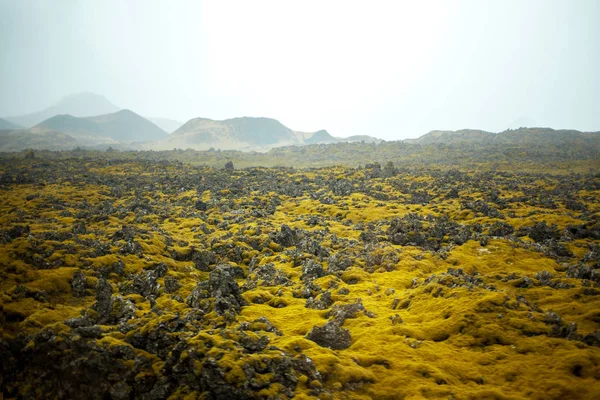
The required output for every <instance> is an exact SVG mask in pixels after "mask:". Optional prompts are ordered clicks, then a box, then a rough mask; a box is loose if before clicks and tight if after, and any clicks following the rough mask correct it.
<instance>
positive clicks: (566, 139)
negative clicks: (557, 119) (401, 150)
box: [404, 128, 600, 146]
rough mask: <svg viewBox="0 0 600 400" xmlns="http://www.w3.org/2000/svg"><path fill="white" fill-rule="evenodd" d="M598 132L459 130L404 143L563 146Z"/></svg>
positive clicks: (430, 133) (550, 129) (436, 132)
mask: <svg viewBox="0 0 600 400" xmlns="http://www.w3.org/2000/svg"><path fill="white" fill-rule="evenodd" d="M599 134H600V132H580V131H577V130H567V129H558V130H555V129H552V128H519V129H507V130H505V131H503V132H500V133H492V132H486V131H480V130H474V129H461V130H458V131H431V132H429V133H427V134H425V135H423V136H421V137H419V138H418V139H407V140H404V143H411V144H420V145H431V144H445V145H453V146H468V145H491V144H504V145H510V144H521V145H533V146H535V145H539V144H554V145H563V144H568V143H572V142H573V141H574V140H582V141H586V140H588V139H590V138H591V137H592V135H599ZM594 139H595V138H594Z"/></svg>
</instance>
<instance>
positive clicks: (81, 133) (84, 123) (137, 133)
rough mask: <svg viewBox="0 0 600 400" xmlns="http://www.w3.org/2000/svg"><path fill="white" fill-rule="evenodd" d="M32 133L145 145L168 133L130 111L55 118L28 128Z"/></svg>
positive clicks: (82, 139)
mask: <svg viewBox="0 0 600 400" xmlns="http://www.w3.org/2000/svg"><path fill="white" fill-rule="evenodd" d="M31 132H33V133H44V132H64V133H67V134H69V135H71V136H73V137H75V138H76V139H78V140H79V141H80V142H81V143H82V144H84V145H92V144H97V143H111V142H115V141H119V142H128V141H133V142H144V141H154V140H160V139H163V138H165V137H167V135H168V134H167V132H165V131H164V130H162V129H160V128H159V127H158V126H156V125H154V124H153V123H152V122H150V121H148V120H147V119H145V118H144V117H142V116H140V115H138V114H136V113H134V112H133V111H130V110H120V111H117V112H115V113H111V114H104V115H97V116H93V117H74V116H72V115H56V116H54V117H51V118H49V119H47V120H45V121H43V122H41V123H39V124H38V125H36V126H34V127H33V128H31Z"/></svg>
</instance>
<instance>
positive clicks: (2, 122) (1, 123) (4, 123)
mask: <svg viewBox="0 0 600 400" xmlns="http://www.w3.org/2000/svg"><path fill="white" fill-rule="evenodd" d="M22 128H23V127H22V126H20V125H17V124H14V123H12V122H10V121H8V120H6V119H4V118H0V129H22Z"/></svg>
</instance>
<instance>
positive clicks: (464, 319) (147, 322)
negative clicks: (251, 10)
mask: <svg viewBox="0 0 600 400" xmlns="http://www.w3.org/2000/svg"><path fill="white" fill-rule="evenodd" d="M0 184H1V187H0V198H1V199H2V201H1V202H0V231H1V232H0V234H1V237H0V311H1V314H0V329H1V331H2V338H1V340H2V342H1V343H2V346H1V349H0V351H1V353H2V370H1V371H0V372H1V374H0V375H1V378H0V380H1V381H0V383H1V387H2V393H3V395H4V397H5V398H73V397H81V398H190V399H191V398H272V399H277V398H290V397H296V398H300V399H302V398H322V399H328V398H329V399H371V398H373V399H417V398H432V399H434V398H435V399H437V398H442V399H594V398H600V347H599V346H600V296H599V294H600V287H599V285H600V270H599V269H598V268H600V247H599V246H600V218H599V211H600V200H599V199H600V175H598V174H597V173H594V172H593V171H591V172H588V173H586V174H575V173H572V174H560V175H559V174H552V173H547V172H544V171H539V170H538V171H528V172H523V171H516V170H514V171H489V170H487V169H486V168H485V166H484V165H482V166H481V168H474V169H473V168H469V169H462V170H461V169H457V168H453V169H448V168H436V167H435V166H429V167H419V168H399V169H398V168H392V166H391V165H388V166H387V168H386V169H385V170H384V169H382V168H380V167H379V165H377V164H373V165H368V166H366V167H361V168H349V167H339V166H338V167H335V166H333V167H326V168H318V169H292V168H275V167H273V168H245V169H236V170H224V169H221V168H209V167H194V166H191V165H189V164H182V163H179V162H171V161H168V162H167V161H148V160H145V161H141V160H140V161H135V160H130V159H127V160H118V159H116V160H106V159H99V158H98V159H97V158H87V159H80V158H72V159H69V158H65V159H61V160H50V159H44V158H35V159H32V160H31V159H30V160H25V159H12V160H10V161H7V160H3V162H2V164H1V165H0ZM223 277H224V278H223ZM227 279H229V280H230V282H229V283H232V285H233V286H232V285H230V284H229V283H227V282H226V280H227ZM340 310H341V311H340ZM349 310H352V311H349ZM340 313H345V314H344V317H343V318H342V317H339V315H341V314H340ZM326 324H331V326H335V332H334V334H332V335H329V336H327V335H322V336H318V337H317V336H315V335H312V334H311V330H313V328H314V327H323V326H325V325H326ZM344 332H345V333H344ZM346 333H347V334H348V335H349V338H350V342H349V343H345V344H344V340H342V339H343V337H344V335H345V334H346Z"/></svg>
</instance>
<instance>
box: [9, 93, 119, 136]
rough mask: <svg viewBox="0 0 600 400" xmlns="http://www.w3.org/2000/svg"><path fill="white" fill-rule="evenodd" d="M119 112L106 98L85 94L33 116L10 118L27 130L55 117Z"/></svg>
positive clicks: (74, 96) (70, 98)
mask: <svg viewBox="0 0 600 400" xmlns="http://www.w3.org/2000/svg"><path fill="white" fill-rule="evenodd" d="M116 111H119V107H117V106H115V105H114V104H112V103H111V102H110V101H108V99H107V98H106V97H104V96H101V95H98V94H95V93H90V92H83V93H77V94H72V95H69V96H65V97H63V98H62V99H61V100H60V101H59V102H58V103H56V104H55V105H52V106H50V107H48V108H46V109H45V110H42V111H37V112H33V113H31V114H27V115H22V116H16V117H8V118H6V119H8V120H9V121H10V122H12V123H14V124H18V125H21V126H24V127H27V128H30V127H32V126H34V125H37V124H39V123H40V122H42V121H45V120H46V119H48V118H50V117H53V116H55V115H61V114H69V115H72V116H75V117H88V116H90V115H101V114H109V113H114V112H116Z"/></svg>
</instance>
